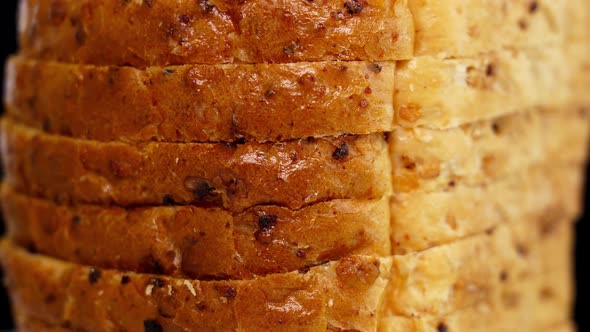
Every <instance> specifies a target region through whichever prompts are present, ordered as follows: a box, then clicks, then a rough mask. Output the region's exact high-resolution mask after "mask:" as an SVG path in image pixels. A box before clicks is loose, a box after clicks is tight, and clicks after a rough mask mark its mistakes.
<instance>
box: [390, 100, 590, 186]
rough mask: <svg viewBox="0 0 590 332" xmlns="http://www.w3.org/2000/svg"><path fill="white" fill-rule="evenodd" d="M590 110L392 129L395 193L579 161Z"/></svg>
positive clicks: (589, 130) (587, 139)
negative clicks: (443, 126)
mask: <svg viewBox="0 0 590 332" xmlns="http://www.w3.org/2000/svg"><path fill="white" fill-rule="evenodd" d="M588 143H590V109H587V108H586V109H584V108H580V107H573V106H572V107H559V108H556V109H554V108H551V109H532V110H529V111H526V112H518V113H514V114H510V115H505V116H501V117H498V118H493V119H489V120H483V121H478V122H475V123H470V124H465V125H463V126H461V127H456V128H452V129H448V130H435V129H426V128H406V129H404V128H396V129H395V130H394V131H393V132H392V133H391V137H390V154H391V156H392V167H393V174H394V175H393V183H394V192H396V193H405V192H413V191H428V192H430V191H440V190H445V189H447V188H449V187H453V186H455V185H460V184H466V185H473V184H481V183H484V182H491V181H492V180H493V179H498V178H503V177H506V176H508V175H510V174H511V173H514V172H515V171H517V170H522V169H527V168H529V167H530V166H531V165H534V164H540V163H543V162H547V163H548V162H551V163H559V162H582V161H585V160H586V159H587V155H588V147H589V144H588Z"/></svg>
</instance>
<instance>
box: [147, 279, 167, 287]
mask: <svg viewBox="0 0 590 332" xmlns="http://www.w3.org/2000/svg"><path fill="white" fill-rule="evenodd" d="M150 285H152V286H154V287H157V288H162V287H164V286H165V285H166V282H164V280H162V279H160V278H150Z"/></svg>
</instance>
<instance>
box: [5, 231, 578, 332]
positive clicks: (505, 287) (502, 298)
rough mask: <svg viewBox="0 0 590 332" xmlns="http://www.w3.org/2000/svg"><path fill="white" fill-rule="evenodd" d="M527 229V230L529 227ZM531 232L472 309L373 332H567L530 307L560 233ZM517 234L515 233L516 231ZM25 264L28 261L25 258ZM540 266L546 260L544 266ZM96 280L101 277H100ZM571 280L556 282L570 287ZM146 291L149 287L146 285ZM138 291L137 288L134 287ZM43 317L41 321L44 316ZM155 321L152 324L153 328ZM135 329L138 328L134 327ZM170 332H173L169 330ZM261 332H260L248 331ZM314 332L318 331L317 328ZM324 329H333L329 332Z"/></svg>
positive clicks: (385, 320)
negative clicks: (517, 263) (516, 264)
mask: <svg viewBox="0 0 590 332" xmlns="http://www.w3.org/2000/svg"><path fill="white" fill-rule="evenodd" d="M529 226H530V225H529ZM556 226H558V227H557V228H559V229H563V230H568V229H569V230H570V234H571V223H570V222H568V221H567V220H564V221H563V222H561V223H559V224H558V225H556ZM531 231H532V232H533V233H536V234H537V235H538V236H539V235H540V236H541V237H538V238H537V239H536V241H537V242H536V243H534V242H533V243H528V244H527V245H528V247H527V248H526V250H524V249H522V248H521V249H518V252H519V254H520V255H521V256H522V257H526V259H527V260H528V262H527V267H526V268H524V269H513V270H510V271H504V272H502V274H501V276H500V278H501V283H500V284H499V286H498V288H497V289H495V290H493V291H491V292H489V293H488V294H487V296H486V297H485V298H484V299H482V301H480V302H478V303H477V304H475V305H473V306H470V307H467V308H463V309H460V310H457V311H455V312H452V313H449V314H446V315H444V316H441V317H428V318H420V317H403V316H397V315H395V316H386V317H380V318H379V325H378V330H379V331H382V332H384V331H396V332H404V331H408V332H410V331H411V332H426V331H432V332H439V331H441V329H442V330H445V329H446V330H447V331H490V330H493V331H514V330H519V331H531V332H532V331H552V329H553V328H559V329H558V331H562V330H563V331H567V330H568V328H570V329H571V327H570V324H569V323H567V324H564V323H559V324H556V322H562V320H561V318H560V316H559V314H557V315H556V312H559V311H563V310H564V308H558V309H559V310H557V311H547V312H544V314H545V316H543V317H541V316H539V312H538V311H535V306H537V305H538V303H537V302H536V301H538V298H537V292H538V288H537V287H538V281H539V280H544V281H545V282H547V281H549V279H548V276H547V275H546V274H544V273H539V272H542V270H534V269H535V268H538V267H540V266H539V265H535V263H539V262H540V261H543V260H544V259H545V260H546V259H547V258H548V259H549V260H550V261H553V262H556V261H558V260H560V259H563V257H558V256H550V257H547V256H544V255H543V254H544V251H547V250H550V247H551V246H547V245H546V242H545V241H546V240H549V241H552V242H553V243H558V242H561V240H563V236H562V235H563V234H564V233H560V232H546V229H545V228H543V227H542V228H541V229H534V228H533V229H531V227H524V228H521V229H520V235H519V236H522V235H523V234H524V233H523V232H525V233H531ZM517 234H518V232H517ZM28 259H30V257H29V258H28ZM544 262H545V263H546V262H547V261H544ZM100 276H101V277H102V273H101V274H100ZM570 281H571V280H567V281H563V280H562V282H570ZM128 282H129V283H130V284H133V283H135V282H137V280H136V279H131V278H130V279H129V280H128ZM162 282H163V279H162V280H160V281H159V282H158V281H155V282H153V284H155V285H152V286H154V287H156V286H157V285H160V286H159V287H165V286H164V285H163V284H161V283H162ZM148 287H149V285H148ZM140 289H141V288H140ZM154 289H155V288H151V289H150V292H152V294H153V292H154ZM15 304H16V306H15V307H14V309H15V311H16V315H17V320H18V321H19V326H20V328H21V330H22V331H29V330H30V331H60V332H62V331H64V332H65V331H68V330H70V329H69V328H63V327H56V326H60V325H57V324H58V323H53V325H52V324H49V323H45V322H42V321H40V320H38V319H36V318H31V317H30V316H27V315H25V314H23V312H27V311H28V310H27V307H26V305H23V303H15ZM45 317H47V316H45ZM49 319H50V320H51V321H55V322H57V321H59V320H58V319H56V317H50V318H49ZM155 322H157V324H158V325H156V324H154V323H155ZM152 324H153V326H161V325H160V324H161V321H158V320H152V321H150V322H148V325H149V326H152ZM62 326H67V327H71V322H70V323H66V324H65V325H64V324H62ZM95 326H96V325H95V324H91V325H88V326H86V327H85V328H77V329H76V330H79V331H100V329H97V328H96V327H95ZM140 328H141V327H140ZM170 330H171V331H174V330H176V329H174V328H172V329H170ZM256 330H263V329H260V328H259V329H254V331H256ZM318 330H320V329H318ZM330 330H338V329H332V328H330Z"/></svg>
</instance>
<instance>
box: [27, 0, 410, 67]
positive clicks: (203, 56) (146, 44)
mask: <svg viewBox="0 0 590 332" xmlns="http://www.w3.org/2000/svg"><path fill="white" fill-rule="evenodd" d="M19 22H20V25H19V40H20V53H21V54H23V55H24V56H27V57H30V58H38V59H43V60H57V61H61V62H69V63H89V64H97V65H130V66H135V67H146V66H150V65H169V64H189V63H207V64H213V63H264V62H271V63H273V62H299V61H321V60H369V61H377V60H397V59H408V58H409V57H411V56H412V51H413V43H414V38H413V37H414V26H413V20H412V17H411V14H410V12H409V10H408V8H407V3H406V0H390V1H386V0H327V1H317V2H313V1H311V2H310V1H307V0H294V1H286V0H281V1H264V0H254V1H247V2H236V1H230V0H199V1H192V0H180V1H176V0H150V1H148V0H144V1H142V0H134V1H106V0H60V1H43V0H23V1H21V4H20V11H19ZM326 41H330V42H329V43H326Z"/></svg>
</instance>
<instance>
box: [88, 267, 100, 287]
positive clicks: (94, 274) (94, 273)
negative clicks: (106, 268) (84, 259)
mask: <svg viewBox="0 0 590 332" xmlns="http://www.w3.org/2000/svg"><path fill="white" fill-rule="evenodd" d="M101 275H102V272H101V271H100V270H99V269H97V268H94V267H93V268H90V271H89V272H88V282H89V283H90V284H91V285H94V284H96V283H97V282H98V280H100V277H101Z"/></svg>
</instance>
